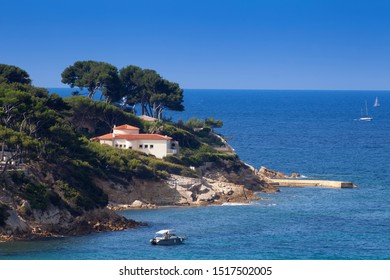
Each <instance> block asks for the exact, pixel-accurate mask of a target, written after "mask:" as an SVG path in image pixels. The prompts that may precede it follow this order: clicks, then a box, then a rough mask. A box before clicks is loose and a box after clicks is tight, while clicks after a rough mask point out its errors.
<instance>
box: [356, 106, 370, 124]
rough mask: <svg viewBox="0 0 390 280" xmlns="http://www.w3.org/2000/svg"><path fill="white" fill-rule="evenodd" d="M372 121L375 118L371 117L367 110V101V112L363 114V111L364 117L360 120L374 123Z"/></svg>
mask: <svg viewBox="0 0 390 280" xmlns="http://www.w3.org/2000/svg"><path fill="white" fill-rule="evenodd" d="M372 119H373V117H370V116H369V115H368V108H367V101H366V112H365V114H363V109H362V116H361V117H360V118H359V119H358V120H359V121H366V122H369V121H372Z"/></svg>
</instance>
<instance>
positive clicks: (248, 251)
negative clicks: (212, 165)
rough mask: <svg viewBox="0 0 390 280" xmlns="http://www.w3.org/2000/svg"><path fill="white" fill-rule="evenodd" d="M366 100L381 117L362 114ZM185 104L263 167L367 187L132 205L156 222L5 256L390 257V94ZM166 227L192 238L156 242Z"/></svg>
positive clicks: (220, 95)
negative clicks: (216, 123) (237, 200)
mask: <svg viewBox="0 0 390 280" xmlns="http://www.w3.org/2000/svg"><path fill="white" fill-rule="evenodd" d="M57 91H58V90H57ZM67 92H69V91H66V90H64V92H59V93H61V94H62V95H64V94H67ZM376 96H378V97H379V100H380V102H381V107H379V108H375V109H374V108H373V107H372V103H373V102H374V99H375V97H376ZM365 100H367V101H368V104H369V111H370V113H371V115H372V116H373V117H374V120H373V121H372V122H359V121H356V120H354V119H356V118H358V117H360V110H361V107H362V106H363V105H364V102H365ZM185 106H186V111H185V112H182V113H169V115H170V116H172V118H173V119H175V120H178V119H180V118H181V119H183V120H186V119H188V118H190V117H193V116H194V117H202V118H203V117H209V116H213V117H215V118H217V119H222V120H223V121H224V127H223V128H221V129H219V132H221V133H222V134H224V135H225V136H227V137H228V138H229V142H230V143H231V144H232V146H233V147H234V148H235V149H236V152H237V153H238V154H239V156H240V157H241V158H242V159H243V160H244V161H246V162H248V163H250V164H252V165H254V166H255V167H257V168H259V167H260V166H262V165H264V166H267V167H269V168H272V169H276V170H280V171H283V172H287V173H291V172H300V173H301V174H303V175H305V176H307V177H313V178H322V179H334V180H348V181H352V182H354V183H355V184H357V185H358V186H359V187H358V188H355V189H325V188H323V189H317V188H294V189H292V188H282V189H281V192H280V193H277V194H260V195H261V197H262V198H264V200H260V201H255V202H253V203H252V204H250V205H230V206H210V207H200V208H163V209H157V210H156V209H155V210H133V211H124V212H121V214H122V215H124V216H126V217H129V218H132V219H136V220H140V221H144V222H146V223H148V226H146V227H141V228H139V229H135V230H127V231H123V232H109V233H100V234H90V235H85V236H78V237H66V238H58V239H50V240H45V241H27V242H10V243H3V244H0V259H184V260H187V259H188V260H190V259H390V206H389V205H390V176H389V175H390V174H389V173H390V158H389V156H388V154H389V152H390V92H370V91H256V90H253V91H241V90H186V91H185ZM163 228H176V229H177V230H178V231H179V232H182V233H185V234H186V235H187V236H188V237H189V239H188V242H187V243H186V244H184V245H181V246H175V247H159V246H151V245H150V244H149V239H150V238H151V237H152V236H153V234H154V232H155V231H157V230H159V229H163Z"/></svg>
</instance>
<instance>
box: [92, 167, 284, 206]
mask: <svg viewBox="0 0 390 280" xmlns="http://www.w3.org/2000/svg"><path fill="white" fill-rule="evenodd" d="M197 173H198V177H197V178H191V177H184V176H179V175H171V176H170V177H169V178H168V179H167V180H161V181H147V180H146V181H145V180H142V181H140V180H132V181H131V182H124V181H120V182H116V183H114V182H113V181H107V180H102V179H99V178H96V179H95V183H96V184H97V185H98V186H99V187H101V188H102V189H103V191H104V192H105V193H107V194H108V197H109V201H110V207H111V208H112V209H115V210H121V209H127V208H154V207H160V206H200V205H209V204H222V203H225V202H241V203H249V202H250V201H251V200H256V199H259V197H258V196H257V195H256V194H255V193H256V192H276V191H278V189H277V188H275V187H273V186H271V185H269V184H268V183H267V182H265V181H264V180H262V179H261V178H260V177H258V176H257V175H256V172H255V170H254V169H252V168H251V167H250V166H247V165H246V164H245V163H243V162H241V161H234V162H232V161H226V162H223V164H221V163H218V164H216V163H211V162H209V163H205V164H204V165H203V166H201V167H199V168H198V169H197Z"/></svg>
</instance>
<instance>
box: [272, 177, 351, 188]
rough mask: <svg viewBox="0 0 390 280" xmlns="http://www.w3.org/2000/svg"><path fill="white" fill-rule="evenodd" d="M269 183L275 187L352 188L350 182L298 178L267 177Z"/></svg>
mask: <svg viewBox="0 0 390 280" xmlns="http://www.w3.org/2000/svg"><path fill="white" fill-rule="evenodd" d="M269 183H270V184H273V185H274V186H277V187H325V188H354V187H356V186H355V185H354V184H353V183H352V182H343V181H329V180H306V179H304V180H299V179H269Z"/></svg>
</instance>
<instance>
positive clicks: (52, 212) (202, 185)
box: [0, 160, 278, 241]
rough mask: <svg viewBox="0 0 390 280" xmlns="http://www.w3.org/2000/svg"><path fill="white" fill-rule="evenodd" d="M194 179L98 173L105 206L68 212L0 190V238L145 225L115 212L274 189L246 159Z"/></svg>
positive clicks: (205, 168) (209, 167) (208, 168)
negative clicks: (35, 205)
mask: <svg viewBox="0 0 390 280" xmlns="http://www.w3.org/2000/svg"><path fill="white" fill-rule="evenodd" d="M197 173H198V176H197V177H196V178H192V177H184V176H179V175H173V174H171V175H170V176H169V177H168V178H167V179H166V180H139V179H133V180H131V181H127V180H124V179H123V178H118V180H115V181H113V180H112V179H111V180H108V179H103V178H100V177H96V178H94V183H95V184H96V186H98V187H99V188H100V189H101V190H103V192H104V193H106V194H107V195H108V201H109V204H108V206H107V207H105V208H97V209H94V210H89V211H84V212H83V213H81V214H80V215H76V216H75V215H74V214H72V213H71V211H69V209H65V208H62V209H60V208H58V207H53V206H50V207H49V208H48V209H46V210H45V211H41V210H36V209H32V208H31V207H30V205H29V203H28V201H26V200H25V199H21V198H20V197H12V196H11V195H9V194H7V192H6V191H5V190H4V189H3V190H0V199H1V201H2V203H3V204H4V203H6V204H7V211H6V213H7V215H8V217H7V219H6V220H5V225H3V226H1V227H0V241H8V240H26V239H36V238H45V237H58V236H71V235H80V234H87V233H91V232H105V231H118V230H125V229H130V228H135V227H138V226H143V225H145V224H144V223H142V222H137V221H133V220H128V219H126V218H124V217H122V216H120V215H118V214H117V213H116V212H115V211H119V210H126V209H142V208H159V207H195V206H207V205H222V204H223V203H250V202H251V201H253V200H258V199H261V198H260V197H259V196H258V195H257V193H259V192H267V193H270V192H277V191H278V189H277V188H276V187H275V186H272V185H270V184H268V183H267V182H266V180H265V178H263V177H262V175H259V174H258V172H257V171H256V169H254V168H253V167H251V166H249V165H247V164H246V163H244V162H242V161H240V160H237V161H234V162H232V161H226V162H223V163H222V164H221V163H218V164H216V163H211V162H208V163H205V164H204V165H202V166H201V167H199V168H198V169H197Z"/></svg>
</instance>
